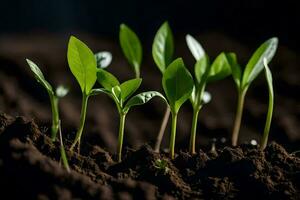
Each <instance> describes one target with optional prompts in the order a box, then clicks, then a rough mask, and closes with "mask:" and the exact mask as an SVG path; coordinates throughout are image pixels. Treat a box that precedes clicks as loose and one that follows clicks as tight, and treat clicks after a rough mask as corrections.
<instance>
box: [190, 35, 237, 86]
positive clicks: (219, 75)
mask: <svg viewBox="0 0 300 200" xmlns="http://www.w3.org/2000/svg"><path fill="white" fill-rule="evenodd" d="M186 43H187V45H188V48H189V49H190V51H191V53H192V55H193V56H194V58H195V59H196V65H195V77H196V80H197V82H198V83H200V82H206V81H208V82H213V81H218V80H221V79H223V78H225V77H227V76H229V75H230V74H231V68H230V65H229V62H228V61H227V56H230V57H231V56H233V55H232V54H233V53H224V52H222V53H221V54H219V55H218V56H217V58H216V59H215V60H214V61H213V63H212V64H211V66H209V65H210V63H209V57H208V56H207V55H206V53H205V51H204V49H203V48H202V45H201V44H200V43H199V42H198V41H197V40H196V39H195V38H194V37H193V36H191V35H187V36H186ZM207 70H209V73H208V71H207ZM203 79H204V80H203Z"/></svg>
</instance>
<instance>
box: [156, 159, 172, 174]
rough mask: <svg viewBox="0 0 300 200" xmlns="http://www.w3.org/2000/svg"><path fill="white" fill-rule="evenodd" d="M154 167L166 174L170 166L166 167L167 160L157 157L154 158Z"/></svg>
mask: <svg viewBox="0 0 300 200" xmlns="http://www.w3.org/2000/svg"><path fill="white" fill-rule="evenodd" d="M154 167H155V168H156V169H157V170H158V171H159V172H162V173H163V174H164V175H166V174H167V173H168V172H169V171H170V168H169V167H168V162H167V161H166V160H164V159H157V160H155V163H154Z"/></svg>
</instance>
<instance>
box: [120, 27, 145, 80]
mask: <svg viewBox="0 0 300 200" xmlns="http://www.w3.org/2000/svg"><path fill="white" fill-rule="evenodd" d="M119 39H120V44H121V47H122V50H123V53H124V55H125V57H126V58H127V60H128V62H129V64H130V65H131V66H132V67H133V69H134V72H135V74H136V77H139V76H140V66H141V62H142V45H141V42H140V40H139V38H138V37H137V35H136V34H135V33H134V32H133V31H132V30H131V29H130V28H129V27H128V26H126V25H125V24H121V25H120V33H119Z"/></svg>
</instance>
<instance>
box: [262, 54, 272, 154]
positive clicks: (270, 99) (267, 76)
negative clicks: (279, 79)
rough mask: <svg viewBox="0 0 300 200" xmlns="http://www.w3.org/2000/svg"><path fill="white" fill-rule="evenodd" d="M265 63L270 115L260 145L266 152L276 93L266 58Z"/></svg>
mask: <svg viewBox="0 0 300 200" xmlns="http://www.w3.org/2000/svg"><path fill="white" fill-rule="evenodd" d="M263 62H264V66H265V76H266V80H267V83H268V90H269V106H268V114H267V119H266V124H265V129H264V134H263V138H262V140H261V144H260V148H261V149H262V150H264V149H265V148H266V146H267V143H268V138H269V132H270V126H271V121H272V116H273V106H274V91H273V78H272V73H271V71H270V69H269V66H268V61H267V59H266V58H264V60H263Z"/></svg>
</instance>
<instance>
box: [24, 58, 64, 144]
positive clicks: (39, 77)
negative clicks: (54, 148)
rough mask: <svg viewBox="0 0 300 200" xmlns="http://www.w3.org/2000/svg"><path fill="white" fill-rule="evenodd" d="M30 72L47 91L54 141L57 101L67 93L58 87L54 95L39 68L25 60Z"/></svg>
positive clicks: (57, 124) (56, 129)
mask: <svg viewBox="0 0 300 200" xmlns="http://www.w3.org/2000/svg"><path fill="white" fill-rule="evenodd" d="M26 61H27V63H28V65H29V67H30V69H31V71H32V72H33V73H34V77H35V79H36V80H37V81H38V82H39V83H40V84H41V85H42V86H43V87H44V88H45V89H46V90H47V92H48V95H49V98H50V103H51V110H52V126H51V139H52V141H55V140H56V138H57V132H58V128H59V110H58V100H59V98H63V97H64V96H66V95H67V94H68V92H69V90H68V89H67V88H65V87H64V86H58V87H57V88H56V91H55V93H54V91H53V88H52V86H51V85H50V83H49V82H48V81H46V79H45V77H44V75H43V73H42V71H41V70H40V68H39V67H38V66H37V65H36V64H35V63H34V62H32V61H31V60H29V59H26Z"/></svg>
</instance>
